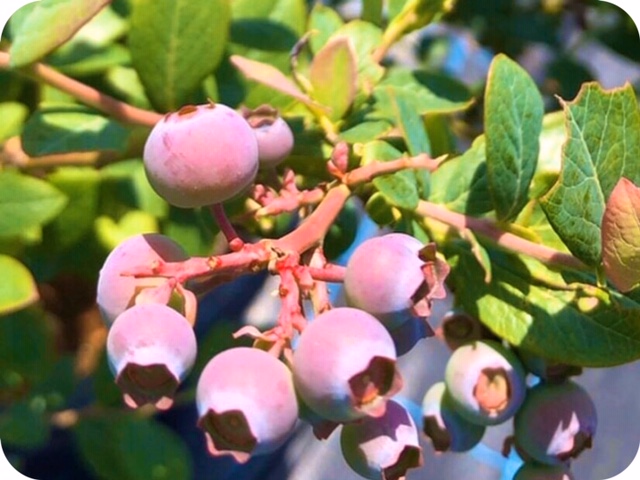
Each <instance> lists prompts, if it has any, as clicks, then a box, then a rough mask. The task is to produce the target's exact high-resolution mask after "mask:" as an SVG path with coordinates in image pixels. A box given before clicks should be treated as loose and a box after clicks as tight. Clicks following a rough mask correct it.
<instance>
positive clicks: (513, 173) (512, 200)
mask: <svg viewBox="0 0 640 480" xmlns="http://www.w3.org/2000/svg"><path fill="white" fill-rule="evenodd" d="M543 114H544V107H543V104H542V97H541V96H540V92H538V88H537V87H536V84H535V83H534V81H533V79H531V77H530V76H529V74H528V73H527V72H526V71H525V70H524V69H523V68H522V67H520V66H519V65H518V64H517V63H515V62H514V61H513V60H511V59H509V58H508V57H506V56H505V55H502V54H501V55H498V56H496V57H495V59H494V60H493V62H492V64H491V68H490V69H489V78H488V82H487V89H486V92H485V113H484V119H485V139H486V149H487V174H488V179H489V190H490V192H491V196H492V198H493V205H494V208H495V211H496V214H497V216H498V220H502V221H509V220H513V219H514V218H515V217H516V216H517V215H518V213H519V212H520V210H522V208H523V207H524V205H525V204H526V203H527V201H528V199H529V185H530V184H531V180H532V179H533V175H534V173H535V171H536V164H537V161H538V152H539V137H540V131H541V130H542V116H543Z"/></svg>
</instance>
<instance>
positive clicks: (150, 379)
mask: <svg viewBox="0 0 640 480" xmlns="http://www.w3.org/2000/svg"><path fill="white" fill-rule="evenodd" d="M196 353H197V343H196V336H195V334H194V333H193V329H192V327H191V324H190V323H189V322H188V321H187V319H186V318H184V317H183V316H182V315H180V314H179V313H178V312H176V311H175V310H173V309H172V308H170V307H168V306H166V305H162V304H159V303H148V304H143V305H135V306H133V307H131V308H129V309H128V310H125V311H124V312H123V313H121V314H120V315H119V316H118V318H117V319H116V321H115V322H113V325H112V326H111V329H110V330H109V335H108V337H107V354H108V358H109V365H110V367H111V370H112V371H113V372H114V374H115V376H116V384H117V385H118V386H119V387H120V389H121V390H122V392H123V394H124V400H125V402H126V403H127V405H129V406H130V407H138V406H140V405H144V404H145V403H153V404H155V405H156V407H158V408H160V409H166V408H169V407H170V406H171V404H172V403H173V400H172V398H173V395H174V393H175V391H176V389H177V388H178V385H179V384H180V382H181V381H182V380H183V379H184V377H185V376H186V375H187V373H189V371H190V370H191V367H193V364H194V362H195V359H196Z"/></svg>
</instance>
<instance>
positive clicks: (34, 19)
mask: <svg viewBox="0 0 640 480" xmlns="http://www.w3.org/2000/svg"><path fill="white" fill-rule="evenodd" d="M109 2H110V0H40V1H39V2H38V3H37V4H36V6H35V7H34V8H33V9H32V10H31V11H30V12H29V14H28V16H27V17H26V18H25V19H24V20H23V21H22V22H21V23H20V27H19V29H18V31H17V32H15V33H13V44H12V45H11V50H10V53H11V65H12V66H14V67H22V66H24V65H28V64H30V63H32V62H35V61H36V60H39V59H40V58H42V57H44V56H45V55H46V54H47V53H49V52H51V51H52V50H53V49H55V48H56V47H59V46H60V45H62V44H63V43H64V42H66V41H67V40H68V39H69V38H71V36H72V35H73V34H74V33H76V32H77V31H78V30H79V29H80V27H82V26H83V25H84V24H85V23H87V22H88V21H89V20H91V18H92V17H93V16H94V15H96V14H97V13H98V12H99V11H100V10H101V9H102V8H103V7H104V6H105V5H107V4H108V3H109Z"/></svg>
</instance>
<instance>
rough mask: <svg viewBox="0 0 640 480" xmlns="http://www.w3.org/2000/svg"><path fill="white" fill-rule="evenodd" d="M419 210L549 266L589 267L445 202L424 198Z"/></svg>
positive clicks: (584, 268) (419, 204)
mask: <svg viewBox="0 0 640 480" xmlns="http://www.w3.org/2000/svg"><path fill="white" fill-rule="evenodd" d="M416 212H417V213H418V214H420V215H422V216H423V217H429V218H433V219H435V220H438V221H440V222H442V223H445V224H447V225H450V226H452V227H454V228H456V229H457V230H464V229H467V228H468V229H469V230H472V231H473V232H475V233H478V234H480V235H482V236H484V237H486V238H488V239H489V240H492V241H493V242H495V243H496V244H497V245H499V246H501V247H504V248H507V249H508V250H511V251H513V252H516V253H522V254H525V255H528V256H530V257H533V258H535V259H537V260H540V261H541V262H544V263H546V264H548V265H557V266H560V267H569V268H573V269H576V270H586V269H587V267H586V265H585V264H584V263H582V262H581V261H580V260H578V259H577V258H576V257H574V256H573V255H569V254H566V253H562V252H559V251H557V250H554V249H553V248H550V247H547V246H545V245H540V244H537V243H533V242H531V241H529V240H525V239H524V238H522V237H518V236H517V235H514V234H512V233H508V232H505V231H503V230H500V229H499V228H498V227H497V226H496V225H495V224H494V223H493V222H491V221H489V220H486V219H481V218H474V217H469V216H467V215H463V214H461V213H457V212H452V211H450V210H447V209H446V208H445V207H443V206H442V205H437V204H435V203H431V202H427V201H424V200H420V202H419V203H418V208H417V209H416Z"/></svg>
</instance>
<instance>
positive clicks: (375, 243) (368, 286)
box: [344, 233, 425, 329]
mask: <svg viewBox="0 0 640 480" xmlns="http://www.w3.org/2000/svg"><path fill="white" fill-rule="evenodd" d="M421 247H422V245H421V244H420V242H419V241H418V240H416V239H415V238H413V237H411V236H410V235H406V234H403V233H395V234H389V235H383V236H381V237H375V238H370V239H368V240H366V241H365V242H363V243H362V244H360V245H359V246H358V247H357V248H356V249H355V251H354V252H353V254H352V255H351V257H350V258H349V261H348V262H347V267H346V270H345V277H344V291H345V296H346V301H347V304H348V305H349V306H351V307H355V308H360V309H362V310H364V311H366V312H368V313H370V314H371V315H373V316H375V317H376V318H378V320H380V321H381V322H382V323H383V324H384V325H385V326H386V327H387V328H389V329H393V328H396V327H398V326H399V325H401V324H402V323H404V322H406V321H407V320H409V319H410V318H413V317H414V314H413V312H412V311H411V309H412V307H413V305H414V302H413V300H412V296H413V295H414V293H416V291H417V290H418V288H419V287H420V286H421V285H422V284H423V283H424V280H425V279H424V274H423V272H422V269H421V267H422V265H423V264H424V262H423V261H422V260H421V259H420V258H419V257H418V251H419V250H420V248H421Z"/></svg>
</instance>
